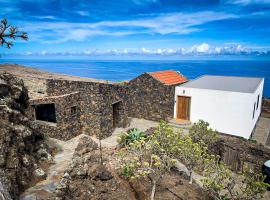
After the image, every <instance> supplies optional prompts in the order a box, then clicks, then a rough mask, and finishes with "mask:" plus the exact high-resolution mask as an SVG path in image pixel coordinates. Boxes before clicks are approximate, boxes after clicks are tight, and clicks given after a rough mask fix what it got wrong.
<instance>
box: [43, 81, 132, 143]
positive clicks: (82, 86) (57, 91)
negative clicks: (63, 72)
mask: <svg viewBox="0 0 270 200" xmlns="http://www.w3.org/2000/svg"><path fill="white" fill-rule="evenodd" d="M74 91H77V92H79V93H80V97H81V99H80V109H81V117H80V122H81V127H82V132H83V133H85V134H88V135H96V136H98V137H99V136H100V137H101V138H105V137H107V136H110V135H111V133H112V131H113V129H114V127H113V104H114V103H116V102H121V106H120V107H119V113H120V119H119V120H120V121H119V123H118V126H120V127H125V126H126V125H127V123H128V118H127V113H126V112H125V110H126V106H127V104H126V101H125V99H124V98H122V96H123V95H122V93H123V94H124V93H125V88H124V87H122V86H118V85H113V84H106V83H99V82H81V81H67V80H47V93H48V95H62V94H65V93H69V92H74Z"/></svg>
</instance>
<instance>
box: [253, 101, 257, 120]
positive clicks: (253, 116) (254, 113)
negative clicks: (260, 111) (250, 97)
mask: <svg viewBox="0 0 270 200" xmlns="http://www.w3.org/2000/svg"><path fill="white" fill-rule="evenodd" d="M255 107H256V102H255V103H254V107H253V116H252V119H254V115H255Z"/></svg>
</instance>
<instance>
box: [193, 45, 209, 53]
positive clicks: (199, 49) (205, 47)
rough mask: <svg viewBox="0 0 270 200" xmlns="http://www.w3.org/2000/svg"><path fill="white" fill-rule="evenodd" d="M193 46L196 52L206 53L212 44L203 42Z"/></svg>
mask: <svg viewBox="0 0 270 200" xmlns="http://www.w3.org/2000/svg"><path fill="white" fill-rule="evenodd" d="M193 48H194V50H195V51H196V52H198V53H206V52H208V51H209V49H210V46H209V44H207V43H202V44H200V45H198V46H196V45H195V46H193Z"/></svg>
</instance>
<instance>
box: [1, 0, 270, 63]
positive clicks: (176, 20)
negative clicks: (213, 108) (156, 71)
mask: <svg viewBox="0 0 270 200" xmlns="http://www.w3.org/2000/svg"><path fill="white" fill-rule="evenodd" d="M0 18H7V19H8V20H9V21H10V23H12V24H14V25H17V26H19V27H20V28H21V29H22V30H24V31H26V32H28V34H29V41H27V42H23V41H16V44H15V46H14V47H13V48H12V49H10V50H9V49H5V48H1V49H0V53H1V54H2V55H24V56H25V55H26V56H50V55H61V56H65V55H83V56H100V57H106V56H116V57H118V58H119V57H125V56H128V57H130V58H132V57H134V56H146V57H147V56H149V57H151V56H158V57H163V56H164V57H170V56H174V57H177V58H179V59H181V58H182V57H194V56H206V57H207V56H208V57H211V58H213V57H222V56H229V57H233V56H241V57H254V58H257V57H264V58H265V57H267V58H269V57H270V0H220V1H218V0H182V1H181V0H178V1H177V0H175V1H174V0H95V1H92V0H76V1H75V0H58V1H57V0H0Z"/></svg>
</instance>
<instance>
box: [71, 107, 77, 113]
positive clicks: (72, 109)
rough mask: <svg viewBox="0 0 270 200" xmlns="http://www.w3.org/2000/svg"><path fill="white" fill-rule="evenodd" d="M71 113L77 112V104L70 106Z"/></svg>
mask: <svg viewBox="0 0 270 200" xmlns="http://www.w3.org/2000/svg"><path fill="white" fill-rule="evenodd" d="M70 113H71V114H72V115H75V114H76V113H77V106H72V107H70Z"/></svg>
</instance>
